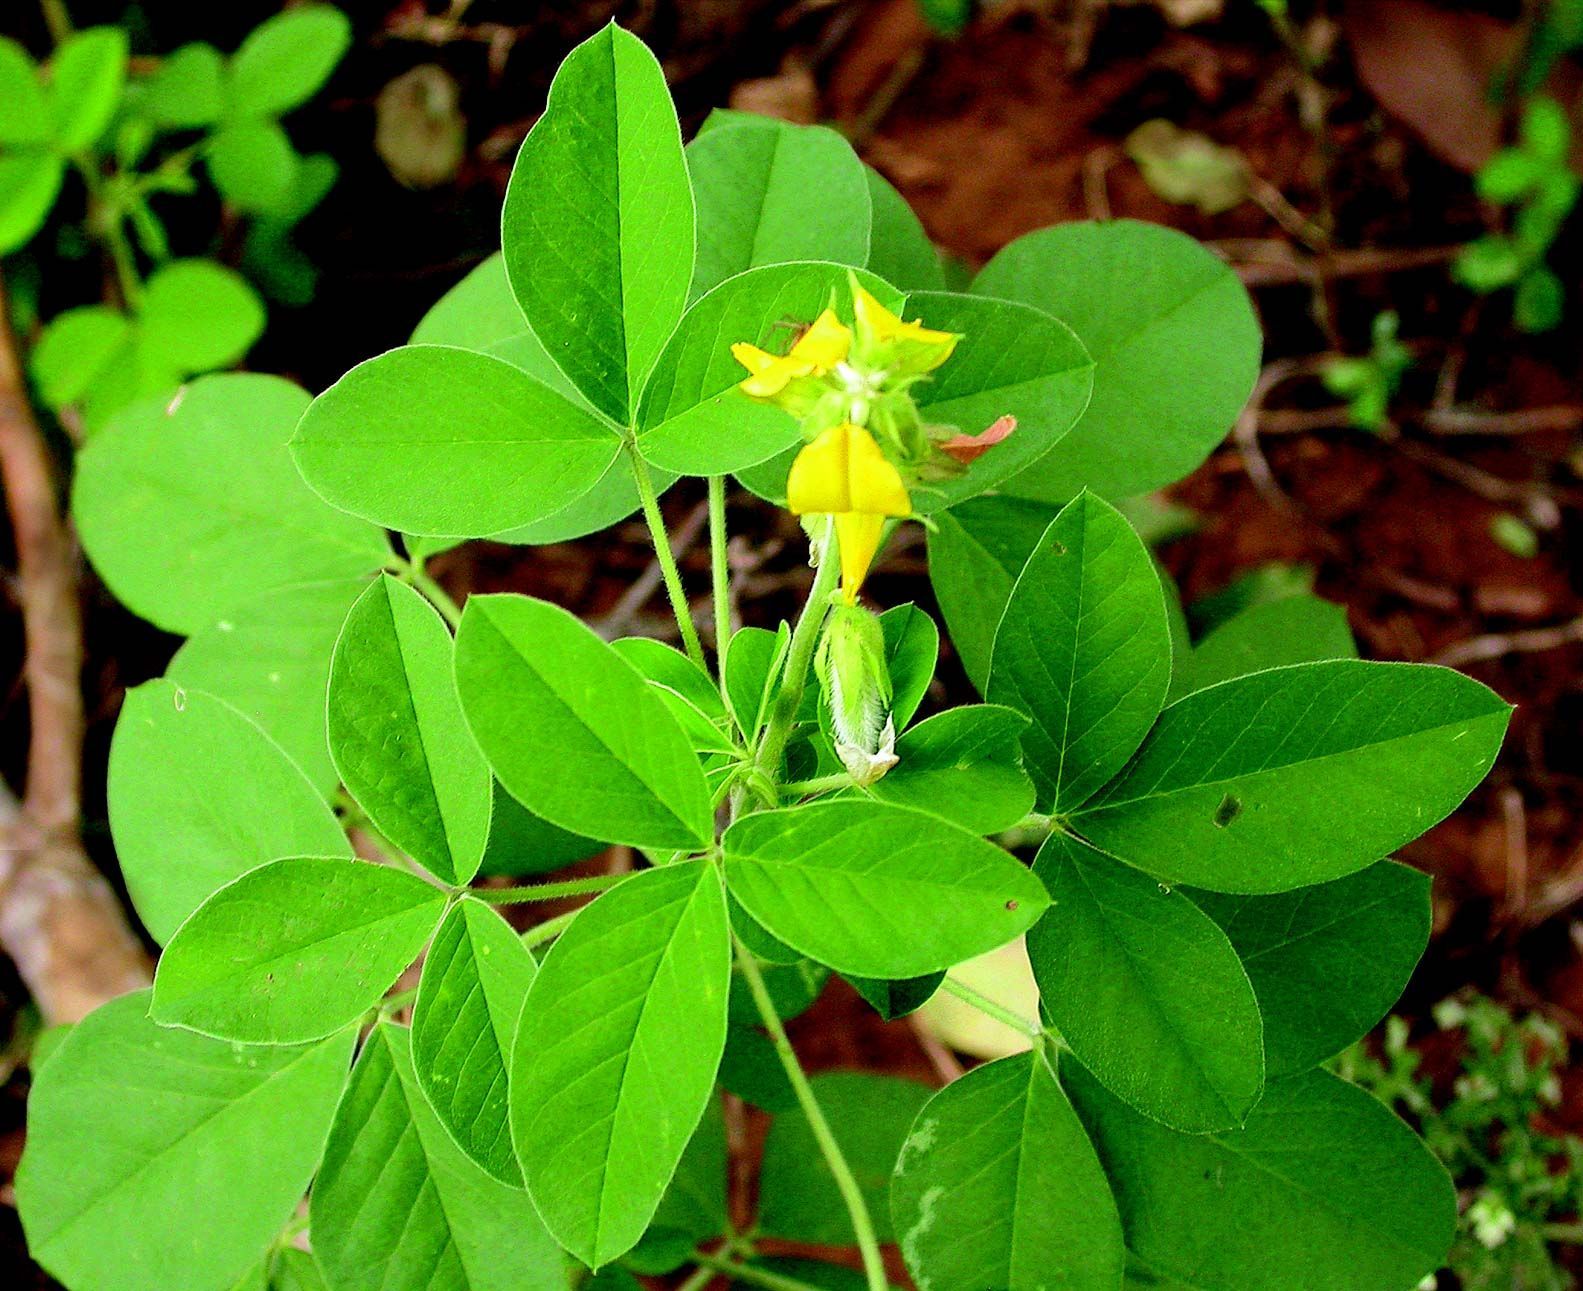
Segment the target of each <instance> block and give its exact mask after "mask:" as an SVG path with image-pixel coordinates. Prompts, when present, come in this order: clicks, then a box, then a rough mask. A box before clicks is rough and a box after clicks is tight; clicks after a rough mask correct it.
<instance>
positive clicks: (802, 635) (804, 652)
mask: <svg viewBox="0 0 1583 1291" xmlns="http://www.w3.org/2000/svg"><path fill="white" fill-rule="evenodd" d="M840 566H841V562H840V561H839V560H837V559H836V558H835V553H834V552H832V551H830V550H829V545H828V544H827V545H826V549H825V552H824V554H823V557H822V558H821V560H820V562H819V564H818V565H817V566H816V567H815V569H814V576H813V587H812V588H810V589H809V591H808V600H807V602H806V604H804V605H803V607H802V615H801V617H799V618H798V620H797V626H796V628H795V629H793V631H792V639H791V648H790V649H789V650H787V652H786V670H785V672H783V673H782V674H781V686H780V693H779V694H777V695H776V696H775V705H774V707H773V708H771V709H770V719H769V722H768V723H767V724H766V726H765V727H764V736H763V738H762V739H761V740H760V741H759V748H758V755H757V756H756V757H755V758H754V763H755V765H756V766H757V767H758V769H759V770H760V771H762V772H763V773H764V774H765V775H768V776H771V777H773V776H775V775H776V774H777V773H778V772H779V770H780V762H781V755H782V754H783V753H785V752H786V741H787V740H788V739H790V738H791V731H792V725H793V724H794V723H795V722H796V720H797V710H798V709H799V708H801V707H802V693H803V688H804V687H805V686H806V685H807V684H808V669H809V666H810V665H811V664H812V663H813V654H814V648H815V647H816V646H817V645H818V644H819V629H820V628H821V627H823V626H824V620H825V615H826V614H827V613H829V610H830V593H831V592H832V591H834V590H835V583H836V577H837V575H838V574H839V573H840Z"/></svg>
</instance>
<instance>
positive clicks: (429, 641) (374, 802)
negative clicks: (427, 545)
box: [329, 575, 493, 883]
mask: <svg viewBox="0 0 1583 1291" xmlns="http://www.w3.org/2000/svg"><path fill="white" fill-rule="evenodd" d="M451 654H452V646H451V633H450V630H449V629H448V628H447V627H446V626H445V620H444V619H442V618H441V617H440V615H439V612H438V611H437V610H435V608H434V607H433V606H432V605H430V604H429V603H428V601H426V600H425V599H424V598H423V597H422V596H421V595H420V594H419V593H417V592H415V591H413V590H412V589H411V588H410V587H407V586H405V585H404V584H402V583H399V582H397V581H396V580H395V579H394V578H391V577H389V576H388V575H387V576H384V577H382V578H380V579H379V581H377V582H376V583H374V584H372V585H371V586H370V587H369V589H368V590H367V591H366V592H364V593H363V595H362V596H361V597H359V598H358V601H357V603H356V604H355V605H353V606H352V611H351V613H350V614H349V615H348V616H347V620H346V626H345V627H344V628H343V629H342V630H341V637H340V640H339V641H337V642H336V645H335V655H334V657H333V659H332V661H331V665H330V683H329V734H330V754H331V756H332V757H333V758H334V759H335V766H336V770H337V771H338V772H339V773H340V776H341V781H342V783H344V784H345V785H346V788H347V791H348V792H349V793H350V794H351V795H352V797H353V798H355V799H356V800H357V802H358V804H359V805H360V806H361V807H362V808H363V810H364V811H366V812H367V813H368V816H369V819H370V820H372V821H373V823H374V825H375V826H376V827H377V828H378V829H379V831H380V832H381V833H383V834H384V835H385V837H387V838H388V839H389V840H390V841H391V842H392V843H394V844H395V845H396V846H397V847H399V848H401V849H402V850H403V851H404V852H406V853H407V854H408V855H409V856H411V857H412V858H413V859H414V860H415V861H418V862H419V863H420V864H422V865H424V866H426V867H427V868H428V869H429V870H430V871H431V872H432V873H434V874H436V875H438V876H439V877H440V878H441V879H443V880H444V881H445V882H447V883H466V882H467V880H468V879H470V878H472V877H473V875H474V874H476V873H477V872H478V866H479V862H480V861H481V860H482V859H483V855H484V846H485V841H486V838H487V836H488V834H489V820H490V796H491V785H492V783H493V782H492V780H491V778H490V775H489V768H488V766H486V765H485V763H484V758H483V755H482V754H481V753H479V751H478V746H477V745H475V744H474V743H473V737H472V736H471V735H470V734H469V733H468V730H467V723H466V721H465V720H464V719H463V717H462V706H461V703H460V701H459V700H458V699H457V698H456V682H455V679H454V677H453V674H452V667H451Z"/></svg>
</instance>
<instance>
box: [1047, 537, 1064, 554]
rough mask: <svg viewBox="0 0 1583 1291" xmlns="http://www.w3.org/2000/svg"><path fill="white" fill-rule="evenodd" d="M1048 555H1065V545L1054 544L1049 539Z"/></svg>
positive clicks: (1053, 540)
mask: <svg viewBox="0 0 1583 1291" xmlns="http://www.w3.org/2000/svg"><path fill="white" fill-rule="evenodd" d="M1050 554H1051V555H1052V556H1064V555H1066V544H1065V543H1064V542H1056V541H1055V539H1053V538H1052V539H1050Z"/></svg>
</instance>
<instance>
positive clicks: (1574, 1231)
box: [1544, 1223, 1583, 1244]
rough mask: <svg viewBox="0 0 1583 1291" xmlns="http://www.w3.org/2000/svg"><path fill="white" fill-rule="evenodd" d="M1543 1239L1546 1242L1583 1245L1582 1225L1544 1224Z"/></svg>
mask: <svg viewBox="0 0 1583 1291" xmlns="http://www.w3.org/2000/svg"><path fill="white" fill-rule="evenodd" d="M1544 1239H1545V1241H1547V1242H1566V1243H1569V1244H1577V1243H1583V1223H1577V1224H1546V1225H1545V1226H1544Z"/></svg>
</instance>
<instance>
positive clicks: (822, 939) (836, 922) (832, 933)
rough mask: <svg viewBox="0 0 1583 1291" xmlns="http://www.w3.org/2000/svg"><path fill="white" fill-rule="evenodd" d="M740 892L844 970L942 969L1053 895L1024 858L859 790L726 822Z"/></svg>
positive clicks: (1011, 930)
mask: <svg viewBox="0 0 1583 1291" xmlns="http://www.w3.org/2000/svg"><path fill="white" fill-rule="evenodd" d="M724 849H725V861H726V879H727V881H728V882H729V884H730V886H731V894H732V895H733V896H734V897H736V899H737V900H738V901H740V902H741V903H742V905H743V906H744V907H745V908H746V909H747V911H748V913H749V914H751V915H752V916H753V917H754V918H755V919H757V920H758V921H759V922H760V923H762V924H763V925H764V926H765V927H766V928H767V929H768V930H769V931H770V932H771V933H773V934H774V935H775V936H776V937H778V938H780V939H781V940H782V941H784V942H785V943H786V944H787V945H789V946H791V947H792V948H793V949H795V950H798V951H800V952H802V953H803V954H804V955H807V956H808V957H809V958H811V959H815V960H817V961H819V962H820V963H822V964H828V965H829V966H830V967H831V968H834V969H835V970H836V971H838V972H841V973H851V974H855V975H857V976H859V977H882V978H888V979H894V978H904V977H918V976H922V975H923V974H925V973H933V972H938V971H940V970H943V969H947V968H950V967H951V966H952V965H953V964H958V963H960V962H961V961H962V960H964V959H971V958H972V957H973V956H974V955H979V954H982V953H984V952H985V951H988V950H993V949H994V948H995V947H996V946H1001V945H1004V944H1005V943H1006V942H1008V941H1010V940H1011V939H1012V938H1013V937H1016V936H1017V935H1018V934H1020V933H1022V932H1024V931H1026V930H1027V929H1028V928H1029V927H1030V926H1031V925H1032V924H1033V923H1034V921H1035V920H1037V919H1038V917H1039V915H1040V914H1041V913H1043V911H1044V909H1045V907H1046V905H1047V904H1048V902H1049V899H1048V897H1046V896H1045V893H1044V888H1043V886H1042V885H1041V884H1040V883H1039V881H1038V880H1037V879H1036V878H1034V877H1033V875H1031V874H1030V873H1029V872H1028V871H1027V870H1026V869H1025V868H1024V867H1023V866H1022V865H1021V864H1020V863H1018V862H1017V860H1016V859H1015V858H1013V857H1011V856H1009V855H1008V854H1007V853H1005V852H1003V851H1001V849H1000V848H998V847H996V846H994V845H993V844H991V843H986V842H984V841H983V840H982V839H981V838H979V837H977V836H976V835H974V834H970V833H968V832H967V831H966V830H965V829H961V828H959V827H957V826H956V825H952V824H949V823H948V822H946V821H944V820H941V819H939V818H938V817H936V816H930V815H926V814H925V813H923V812H919V811H913V810H911V809H910V808H906V807H892V806H888V805H885V804H882V803H876V802H864V801H861V800H853V799H846V800H839V801H834V802H818V803H813V804H811V805H809V806H805V807H793V808H789V809H787V810H784V811H766V812H759V813H757V814H755V815H751V816H747V817H745V818H743V819H742V820H739V821H737V822H736V824H734V825H732V826H731V828H730V829H728V830H727V831H726V834H725V839H724Z"/></svg>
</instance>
